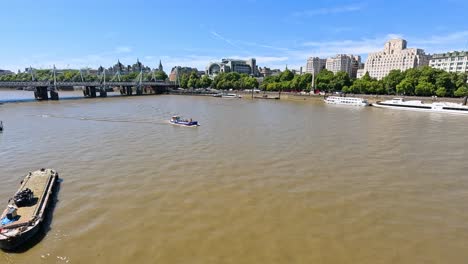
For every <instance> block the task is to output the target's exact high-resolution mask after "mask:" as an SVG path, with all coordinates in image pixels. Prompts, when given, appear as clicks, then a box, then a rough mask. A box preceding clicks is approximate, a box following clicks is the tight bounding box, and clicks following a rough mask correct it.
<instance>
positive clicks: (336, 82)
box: [330, 71, 351, 91]
mask: <svg viewBox="0 0 468 264" xmlns="http://www.w3.org/2000/svg"><path fill="white" fill-rule="evenodd" d="M330 85H331V87H333V90H335V91H341V90H342V89H343V87H344V86H350V85H351V79H350V78H349V75H348V73H347V72H343V71H339V72H337V73H336V74H335V75H334V76H333V78H332V81H331V84H330Z"/></svg>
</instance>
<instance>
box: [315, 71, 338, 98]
mask: <svg viewBox="0 0 468 264" xmlns="http://www.w3.org/2000/svg"><path fill="white" fill-rule="evenodd" d="M333 77H334V74H333V72H331V71H329V70H327V69H323V70H321V71H320V72H319V73H318V74H317V77H316V79H315V83H316V87H317V88H318V89H319V90H320V91H328V92H331V91H333V90H334V88H335V87H334V84H333V83H332V81H333Z"/></svg>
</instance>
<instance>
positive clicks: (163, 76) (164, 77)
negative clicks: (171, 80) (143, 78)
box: [154, 71, 168, 81]
mask: <svg viewBox="0 0 468 264" xmlns="http://www.w3.org/2000/svg"><path fill="white" fill-rule="evenodd" d="M154 78H156V80H162V81H165V80H167V78H168V76H167V74H166V73H165V72H164V71H156V72H155V73H154Z"/></svg>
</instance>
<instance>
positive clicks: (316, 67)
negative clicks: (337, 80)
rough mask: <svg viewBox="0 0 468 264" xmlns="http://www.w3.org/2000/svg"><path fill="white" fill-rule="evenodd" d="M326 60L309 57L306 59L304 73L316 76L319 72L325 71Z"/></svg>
mask: <svg viewBox="0 0 468 264" xmlns="http://www.w3.org/2000/svg"><path fill="white" fill-rule="evenodd" d="M326 63H327V60H326V59H321V58H319V57H310V58H308V59H307V65H306V73H312V74H314V75H317V74H318V73H319V72H320V71H321V70H323V69H325V64H326Z"/></svg>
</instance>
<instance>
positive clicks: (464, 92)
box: [454, 85, 468, 97]
mask: <svg viewBox="0 0 468 264" xmlns="http://www.w3.org/2000/svg"><path fill="white" fill-rule="evenodd" d="M454 95H455V96H456V97H465V96H468V87H466V85H465V86H461V87H459V88H458V89H457V90H456V91H455V93H454Z"/></svg>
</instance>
